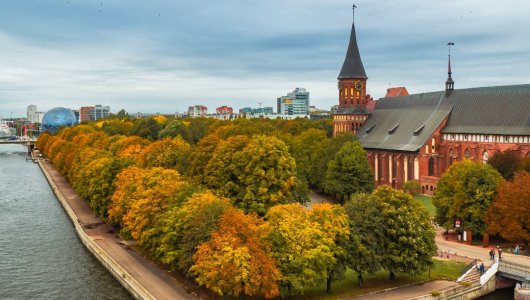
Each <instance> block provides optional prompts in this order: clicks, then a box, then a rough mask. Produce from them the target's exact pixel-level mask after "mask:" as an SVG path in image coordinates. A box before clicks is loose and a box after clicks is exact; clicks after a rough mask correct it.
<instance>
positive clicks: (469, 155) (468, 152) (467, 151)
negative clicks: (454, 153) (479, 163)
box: [464, 149, 471, 158]
mask: <svg viewBox="0 0 530 300" xmlns="http://www.w3.org/2000/svg"><path fill="white" fill-rule="evenodd" d="M464 156H465V157H466V158H470V157H471V152H470V151H469V149H466V152H465V153H464Z"/></svg>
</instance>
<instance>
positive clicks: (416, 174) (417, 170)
mask: <svg viewBox="0 0 530 300" xmlns="http://www.w3.org/2000/svg"><path fill="white" fill-rule="evenodd" d="M414 179H416V180H419V179H420V162H419V160H418V158H417V157H415V158H414Z"/></svg>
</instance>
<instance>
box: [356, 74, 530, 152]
mask: <svg viewBox="0 0 530 300" xmlns="http://www.w3.org/2000/svg"><path fill="white" fill-rule="evenodd" d="M446 117H448V121H447V124H446V125H445V127H444V128H443V129H442V132H443V133H467V134H498V135H530V84H527V85H512V86H497V87H481V88H472V89H462V90H454V91H451V92H450V93H449V94H446V92H445V91H441V92H432V93H425V94H415V95H409V96H403V97H391V98H382V99H380V100H378V101H377V103H376V106H375V110H374V111H373V112H372V115H371V116H370V118H368V120H367V122H366V123H365V124H364V125H363V126H362V127H361V128H360V129H359V131H358V133H357V135H358V137H359V140H360V141H361V143H362V144H363V146H364V147H365V148H373V149H387V150H402V151H417V150H418V149H419V148H420V147H421V146H422V145H424V144H425V142H426V141H427V139H428V138H429V137H430V136H431V135H432V134H433V133H434V131H435V130H436V128H438V126H440V124H441V123H442V121H443V120H444V119H445V118H446ZM396 125H398V126H397V127H396Z"/></svg>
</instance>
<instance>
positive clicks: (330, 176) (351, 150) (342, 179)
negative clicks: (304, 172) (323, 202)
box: [324, 142, 374, 199]
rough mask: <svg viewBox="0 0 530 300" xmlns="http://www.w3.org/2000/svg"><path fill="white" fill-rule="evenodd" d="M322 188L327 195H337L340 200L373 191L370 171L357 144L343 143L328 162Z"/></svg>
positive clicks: (364, 155) (364, 153)
mask: <svg viewBox="0 0 530 300" xmlns="http://www.w3.org/2000/svg"><path fill="white" fill-rule="evenodd" d="M324 186H325V190H326V192H327V193H329V194H331V195H339V196H340V197H341V199H348V198H349V197H350V195H352V194H355V193H366V192H371V191H372V190H373V188H374V177H373V174H372V170H371V169H370V165H369V164H368V160H367V159H366V152H365V151H364V149H363V147H362V146H361V144H360V143H359V142H347V143H345V144H344V145H342V147H341V148H340V149H339V151H338V152H337V154H335V156H334V158H333V159H332V160H331V161H329V163H328V169H327V171H326V177H325V182H324Z"/></svg>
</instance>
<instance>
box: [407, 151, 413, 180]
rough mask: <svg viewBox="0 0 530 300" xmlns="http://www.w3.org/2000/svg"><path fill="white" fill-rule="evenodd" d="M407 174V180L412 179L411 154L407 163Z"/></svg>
mask: <svg viewBox="0 0 530 300" xmlns="http://www.w3.org/2000/svg"><path fill="white" fill-rule="evenodd" d="M407 168H408V170H407V175H408V178H407V180H412V179H414V158H413V157H412V156H409V162H408V164H407Z"/></svg>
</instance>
